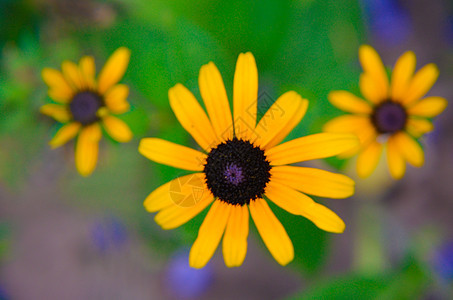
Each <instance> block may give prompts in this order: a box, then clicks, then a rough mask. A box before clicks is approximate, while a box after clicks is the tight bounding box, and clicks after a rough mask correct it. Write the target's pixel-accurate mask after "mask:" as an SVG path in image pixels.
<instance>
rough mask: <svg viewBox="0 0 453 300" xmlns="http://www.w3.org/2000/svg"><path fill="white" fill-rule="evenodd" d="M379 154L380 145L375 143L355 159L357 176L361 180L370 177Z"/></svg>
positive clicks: (380, 150)
mask: <svg viewBox="0 0 453 300" xmlns="http://www.w3.org/2000/svg"><path fill="white" fill-rule="evenodd" d="M381 153H382V145H381V144H380V143H378V142H376V141H375V142H373V143H371V144H370V145H369V146H367V147H366V148H365V149H363V150H362V152H360V153H359V156H358V157H357V175H359V177H362V178H366V177H368V176H370V175H371V173H373V171H374V169H376V166H377V164H378V162H379V159H380V157H381Z"/></svg>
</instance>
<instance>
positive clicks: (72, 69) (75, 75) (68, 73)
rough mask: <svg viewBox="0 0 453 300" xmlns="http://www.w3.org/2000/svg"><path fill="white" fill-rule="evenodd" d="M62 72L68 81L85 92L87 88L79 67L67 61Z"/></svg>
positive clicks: (62, 66) (62, 65)
mask: <svg viewBox="0 0 453 300" xmlns="http://www.w3.org/2000/svg"><path fill="white" fill-rule="evenodd" d="M61 70H62V71H63V75H64V77H65V78H66V81H67V82H68V83H69V84H70V85H72V87H73V88H74V89H75V90H77V91H80V90H84V89H86V88H87V86H86V85H85V81H84V79H83V76H82V74H81V73H80V69H79V67H78V66H77V65H76V64H75V63H73V62H72V61H69V60H66V61H64V62H63V63H62V64H61Z"/></svg>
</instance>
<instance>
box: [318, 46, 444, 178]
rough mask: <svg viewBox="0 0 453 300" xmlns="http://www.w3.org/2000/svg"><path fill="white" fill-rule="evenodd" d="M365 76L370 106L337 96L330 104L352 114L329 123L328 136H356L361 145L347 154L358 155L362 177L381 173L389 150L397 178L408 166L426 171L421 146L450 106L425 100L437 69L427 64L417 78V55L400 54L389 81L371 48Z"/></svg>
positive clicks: (364, 50) (364, 53)
mask: <svg viewBox="0 0 453 300" xmlns="http://www.w3.org/2000/svg"><path fill="white" fill-rule="evenodd" d="M359 59H360V63H361V65H362V67H363V70H364V72H363V73H362V74H361V76H360V90H361V92H362V95H363V96H364V98H365V99H366V100H368V101H365V100H363V99H361V98H359V97H357V96H355V95H353V94H351V93H350V92H347V91H333V92H331V93H330V94H329V101H330V102H331V103H332V104H333V105H334V106H336V107H337V108H339V109H341V110H343V111H346V112H349V113H352V114H350V115H343V116H340V117H337V118H335V119H333V120H331V121H329V122H328V123H327V124H326V125H325V127H324V131H325V132H336V133H354V134H356V135H357V136H358V137H359V140H360V146H359V147H357V148H356V149H354V150H352V151H349V152H348V153H344V154H342V156H343V157H350V156H353V155H355V154H357V153H358V158H357V173H358V175H359V176H360V177H367V176H369V175H370V174H371V173H372V172H373V171H374V169H375V168H376V166H377V164H378V162H379V159H380V157H381V153H382V151H383V149H384V146H385V147H386V155H387V164H388V167H389V170H390V174H391V175H392V177H393V178H395V179H400V178H402V177H403V176H404V173H405V169H406V162H408V163H409V164H411V165H413V166H415V167H421V166H422V165H423V163H424V153H423V149H422V148H421V146H420V144H419V142H418V141H417V139H418V138H420V137H421V136H422V135H423V134H425V133H427V132H429V131H431V130H432V129H433V125H432V123H431V121H430V120H429V118H432V117H435V116H437V115H438V114H440V113H441V112H442V111H443V110H444V109H445V108H446V106H447V100H445V99H444V98H442V97H426V98H423V99H421V98H422V97H424V96H425V94H426V93H427V92H428V91H429V90H430V89H431V87H432V86H433V84H434V82H435V81H436V80H437V77H438V75H439V72H438V69H437V67H436V66H435V65H434V64H428V65H426V66H424V67H423V68H421V69H420V70H419V71H418V72H417V73H415V74H414V70H415V54H414V53H413V52H411V51H408V52H406V53H404V54H403V55H401V57H400V58H399V59H398V60H397V62H396V64H395V67H394V69H393V72H392V75H391V80H390V82H389V80H388V76H387V73H386V70H385V67H384V65H383V63H382V61H381V59H380V57H379V55H378V54H377V52H376V51H375V50H374V49H373V48H372V47H370V46H368V45H364V46H361V47H360V49H359Z"/></svg>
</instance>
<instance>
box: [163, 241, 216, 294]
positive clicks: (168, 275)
mask: <svg viewBox="0 0 453 300" xmlns="http://www.w3.org/2000/svg"><path fill="white" fill-rule="evenodd" d="M165 279H166V280H165V286H166V289H167V290H168V291H169V292H170V293H171V294H172V295H174V296H176V297H177V298H178V299H196V298H199V297H200V296H201V295H202V294H203V293H204V292H205V291H206V290H207V289H208V288H209V286H210V285H211V283H212V281H213V270H212V268H211V265H210V264H208V265H207V266H206V267H204V268H202V269H194V268H191V267H190V266H189V251H188V250H187V249H185V250H181V251H178V252H176V253H175V254H174V255H173V257H172V258H171V259H170V261H169V263H168V266H167V269H166V272H165Z"/></svg>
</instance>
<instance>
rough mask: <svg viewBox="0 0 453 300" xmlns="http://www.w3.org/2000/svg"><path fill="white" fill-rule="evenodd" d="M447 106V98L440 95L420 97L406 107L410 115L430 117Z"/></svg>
mask: <svg viewBox="0 0 453 300" xmlns="http://www.w3.org/2000/svg"><path fill="white" fill-rule="evenodd" d="M446 107H447V100H446V99H445V98H442V97H428V98H425V99H422V100H420V101H418V102H416V103H414V105H412V106H411V107H410V108H409V109H408V113H409V115H411V116H418V117H426V118H432V117H435V116H437V115H438V114H440V113H441V112H443V111H444V109H445V108H446Z"/></svg>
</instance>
